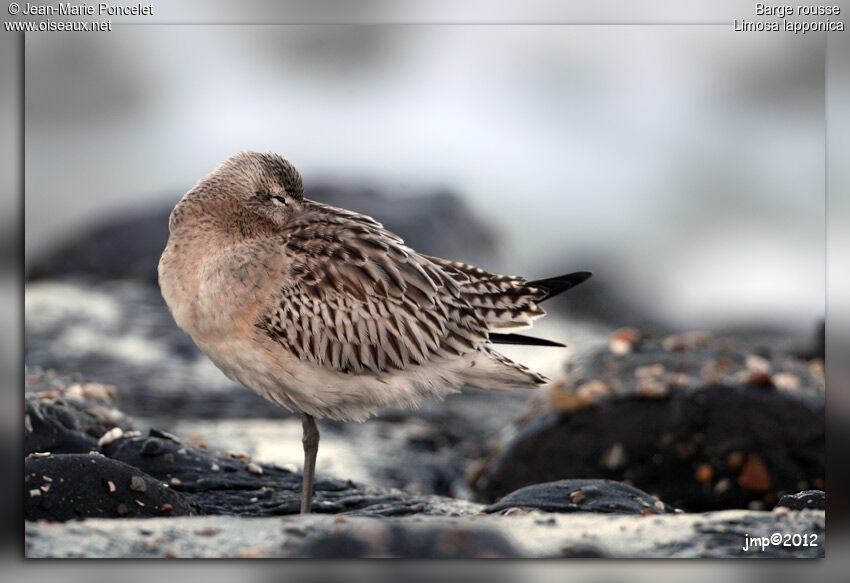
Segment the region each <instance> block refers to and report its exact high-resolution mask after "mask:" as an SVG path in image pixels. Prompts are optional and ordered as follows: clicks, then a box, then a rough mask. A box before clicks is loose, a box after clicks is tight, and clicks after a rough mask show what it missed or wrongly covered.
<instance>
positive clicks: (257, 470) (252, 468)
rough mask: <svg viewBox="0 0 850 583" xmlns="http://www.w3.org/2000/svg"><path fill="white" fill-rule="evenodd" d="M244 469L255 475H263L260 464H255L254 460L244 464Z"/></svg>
mask: <svg viewBox="0 0 850 583" xmlns="http://www.w3.org/2000/svg"><path fill="white" fill-rule="evenodd" d="M245 470H246V471H247V472H248V473H249V474H254V475H255V476H262V475H263V468H262V466H260V465H259V464H257V463H254V462H251V463H249V464H248V465H246V466H245Z"/></svg>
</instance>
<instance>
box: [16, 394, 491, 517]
mask: <svg viewBox="0 0 850 583" xmlns="http://www.w3.org/2000/svg"><path fill="white" fill-rule="evenodd" d="M61 393H62V391H61V390H59V389H54V390H53V391H52V392H46V393H45V392H40V393H34V394H30V395H28V397H27V406H28V409H27V410H28V414H29V415H30V425H31V431H28V437H27V439H28V440H29V444H28V448H27V450H28V452H30V451H32V452H33V453H31V456H32V457H31V458H28V460H27V464H28V465H29V464H31V463H39V464H48V463H49V464H50V473H49V474H47V475H49V476H51V478H52V479H53V480H54V481H55V482H57V483H59V484H62V490H59V491H57V490H54V491H53V492H54V494H55V495H57V496H60V497H61V501H62V504H57V503H56V499H55V498H54V494H51V495H50V497H48V496H46V495H42V489H41V488H42V486H44V484H41V483H38V484H35V486H34V487H30V486H29V485H28V486H27V490H28V491H29V490H32V497H31V498H32V499H31V500H30V506H29V507H28V508H30V507H31V511H30V510H28V512H30V513H29V514H27V517H28V518H30V519H38V518H49V519H51V520H67V519H69V518H73V517H75V516H111V517H115V516H160V515H162V513H163V512H170V511H172V510H173V511H174V512H182V511H183V510H186V508H187V505H190V507H191V508H192V510H193V511H194V512H196V513H203V514H239V515H244V516H273V515H282V514H296V513H298V512H299V510H300V500H301V475H300V474H299V473H296V472H294V471H291V470H289V469H284V468H279V467H276V466H274V465H270V464H260V463H258V462H256V461H253V460H251V459H249V458H248V457H247V456H235V455H231V454H227V453H221V452H216V451H214V450H211V449H208V448H206V447H200V446H191V445H187V444H184V443H183V442H182V440H180V439H179V438H178V437H176V436H174V435H172V434H170V433H168V432H164V431H161V430H157V429H150V430H149V431H147V432H146V433H145V434H142V433H141V432H139V431H137V430H133V429H130V427H131V424H130V420H129V419H127V418H126V417H123V416H122V419H123V422H124V423H125V426H126V427H127V429H126V431H124V430H122V431H121V433H120V434H118V433H117V432H116V433H115V434H114V436H113V437H112V438H111V439H98V438H99V437H102V436H103V435H107V434H109V431H110V430H111V429H109V428H107V427H106V426H103V425H100V424H98V423H97V422H93V421H92V420H91V419H90V418H89V417H87V416H86V415H85V414H84V413H82V411H84V410H85V408H86V407H87V406H89V405H90V404H91V403H90V402H89V401H79V402H78V401H71V400H69V399H68V400H66V399H59V398H54V396H55V395H56V394H61ZM48 397H49V399H48ZM45 399H48V400H46V401H45ZM45 411H46V412H47V413H49V414H46V413H45ZM113 429H114V428H113ZM87 431H88V432H87ZM43 448H47V449H43ZM51 450H52V451H54V452H70V451H81V452H82V451H85V452H89V451H94V452H96V454H95V455H82V456H78V457H68V456H57V455H47V454H45V453H37V452H43V451H51ZM97 454H102V455H97ZM104 456H105V457H104ZM81 459H82V460H84V461H80V460H81ZM43 460H49V461H43ZM33 479H34V478H33ZM101 483H103V484H105V487H106V491H105V492H102V491H100V490H92V488H91V484H101ZM166 484H167V486H166ZM315 490H316V491H315V496H314V502H313V508H314V512H316V513H348V514H352V515H359V516H405V515H413V514H422V515H447V514H458V515H461V514H470V513H474V512H477V511H478V510H479V509H480V506H479V505H476V504H471V503H468V502H464V501H462V500H453V499H451V498H441V497H438V496H429V495H420V494H414V493H408V492H403V491H401V490H397V489H387V488H364V487H359V486H357V485H356V484H354V483H353V482H351V481H349V480H332V479H326V478H322V477H321V476H320V477H319V479H317V481H316V485H315ZM48 491H50V487H47V489H46V490H44V491H43V492H44V493H45V494H46V493H47V492H48ZM75 491H79V495H72V494H73V493H74V492H75ZM161 491H165V492H166V493H165V494H162V497H161V498H160V497H158V496H160V492H161ZM57 492H58V494H57ZM127 492H132V493H133V495H137V496H142V497H141V498H133V499H131V500H129V501H128V500H127V499H126V493H127ZM172 494H175V495H178V496H179V499H177V500H174V499H172V498H171V495H172ZM136 500H139V501H140V502H141V503H143V504H145V505H144V506H142V505H141V504H139V502H136ZM146 500H147V501H146ZM131 502H132V503H131ZM134 504H135V506H134ZM45 505H46V507H45ZM137 506H138V508H137ZM89 507H90V508H89ZM39 508H41V509H42V510H41V511H39V510H38V509H39ZM140 508H141V510H140ZM152 508H153V510H152ZM51 512H52V514H51Z"/></svg>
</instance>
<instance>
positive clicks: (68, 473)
mask: <svg viewBox="0 0 850 583" xmlns="http://www.w3.org/2000/svg"><path fill="white" fill-rule="evenodd" d="M25 464H26V465H25V469H24V471H25V475H24V517H25V518H26V519H27V520H41V519H44V520H59V521H63V520H72V519H75V518H86V517H98V518H120V517H151V516H181V515H188V514H190V513H192V512H197V508H196V507H195V505H194V504H192V502H191V501H189V500H188V499H187V498H186V497H184V496H182V495H181V494H179V493H177V492H174V491H172V490H171V489H170V488H168V487H167V486H165V485H163V483H162V482H160V481H159V480H156V479H154V478H152V477H151V476H148V475H146V474H144V473H143V472H141V471H139V470H138V469H137V468H134V467H132V466H129V465H127V464H124V463H121V462H120V461H116V460H113V459H109V458H107V457H104V456H102V455H98V454H59V455H50V456H45V457H34V458H29V457H28V458H27V459H26V460H25ZM140 484H142V485H143V486H140Z"/></svg>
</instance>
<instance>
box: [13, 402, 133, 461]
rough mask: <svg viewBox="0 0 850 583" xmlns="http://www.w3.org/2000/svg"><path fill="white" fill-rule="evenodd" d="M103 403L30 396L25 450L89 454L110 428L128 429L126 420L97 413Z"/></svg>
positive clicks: (25, 451) (27, 406) (26, 414)
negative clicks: (115, 421) (113, 418)
mask: <svg viewBox="0 0 850 583" xmlns="http://www.w3.org/2000/svg"><path fill="white" fill-rule="evenodd" d="M102 407H103V405H101V404H95V403H92V402H85V401H79V400H76V399H73V398H70V397H68V398H64V397H63V396H62V395H61V394H59V393H52V394H50V393H43V394H41V395H32V396H29V397H28V398H27V400H26V413H25V418H24V425H25V432H24V453H25V454H30V453H34V452H52V453H88V452H89V451H92V450H96V449H97V440H98V438H100V437H101V436H102V435H103V434H104V433H106V431H108V430H109V429H112V428H113V427H116V426H118V427H122V429H128V428H129V425H128V424H127V423H126V422H119V423H118V424H117V425H116V424H115V423H112V422H109V421H107V420H105V419H104V418H103V415H98V413H99V411H100V410H101V408H102Z"/></svg>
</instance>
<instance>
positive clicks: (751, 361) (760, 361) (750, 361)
mask: <svg viewBox="0 0 850 583" xmlns="http://www.w3.org/2000/svg"><path fill="white" fill-rule="evenodd" d="M744 366H745V367H747V370H749V371H752V372H760V373H764V374H768V375H769V374H770V362H769V361H768V360H767V359H766V358H763V357H761V356H758V355H756V354H748V355H747V357H746V359H744Z"/></svg>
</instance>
